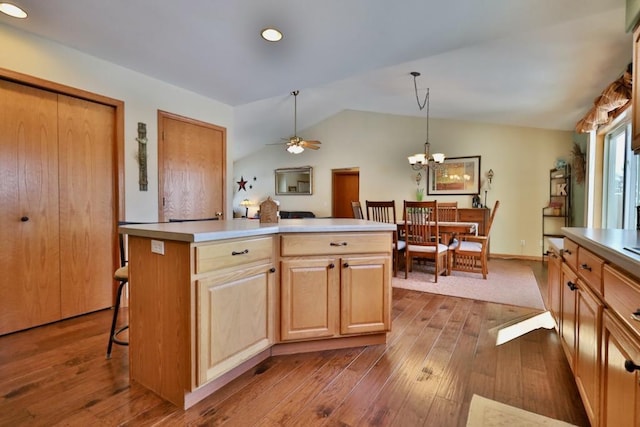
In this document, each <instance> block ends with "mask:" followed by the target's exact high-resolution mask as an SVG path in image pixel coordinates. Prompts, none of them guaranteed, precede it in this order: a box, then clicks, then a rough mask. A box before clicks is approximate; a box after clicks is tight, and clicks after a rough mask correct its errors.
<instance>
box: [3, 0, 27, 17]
mask: <svg viewBox="0 0 640 427" xmlns="http://www.w3.org/2000/svg"><path fill="white" fill-rule="evenodd" d="M0 12H2V13H4V14H7V15H9V16H13V17H14V18H26V17H27V12H25V11H24V10H22V9H20V8H19V7H18V6H16V5H15V4H11V3H0Z"/></svg>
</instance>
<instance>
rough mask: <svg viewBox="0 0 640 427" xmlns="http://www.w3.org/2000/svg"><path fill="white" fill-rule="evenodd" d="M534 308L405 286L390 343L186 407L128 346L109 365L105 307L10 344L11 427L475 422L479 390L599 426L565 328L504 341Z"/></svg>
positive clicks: (265, 367)
mask: <svg viewBox="0 0 640 427" xmlns="http://www.w3.org/2000/svg"><path fill="white" fill-rule="evenodd" d="M518 262H522V261H518ZM527 263H528V264H529V265H531V267H532V268H533V269H534V272H535V274H536V276H537V278H538V281H539V284H540V286H541V288H543V289H544V291H543V296H545V297H546V266H544V265H543V264H542V263H540V262H527ZM532 313H535V311H534V310H532V309H526V308H519V307H513V306H506V305H501V304H493V303H487V302H481V301H474V300H467V299H463V298H453V297H445V296H439V295H430V294H422V293H420V292H415V291H409V290H403V289H394V291H393V330H392V332H391V333H389V336H388V343H387V345H386V346H384V345H378V346H370V347H365V348H353V349H343V350H334V351H324V352H317V353H307V354H299V355H288V356H277V357H273V358H271V359H268V360H267V361H265V362H264V363H262V364H260V365H259V366H257V367H256V368H254V369H252V370H250V371H249V372H247V373H245V374H244V375H242V376H241V377H239V378H237V379H236V380H234V381H233V382H231V383H230V384H228V385H227V386H225V387H224V388H222V389H221V390H219V391H218V392H216V393H215V394H213V395H211V396H209V397H208V398H207V399H205V400H203V401H202V402H200V403H198V404H197V405H195V406H194V407H192V408H191V409H189V410H187V411H183V410H181V409H178V408H176V407H175V406H173V405H171V404H170V403H168V402H165V401H163V400H162V399H160V398H159V397H157V396H156V395H155V394H153V393H152V392H150V391H147V390H146V389H144V388H143V387H141V386H139V385H137V384H135V383H133V384H130V382H129V379H128V360H127V357H128V348H127V347H120V346H116V347H115V348H114V350H113V357H112V359H111V360H106V359H105V350H106V343H107V339H108V329H109V325H110V321H111V311H110V310H106V311H101V312H97V313H93V314H89V315H86V316H81V317H78V318H75V319H70V320H66V321H63V322H58V323H55V324H51V325H47V326H43V327H39V328H35V329H32V330H28V331H24V332H19V333H15V334H11V335H6V336H3V337H0V396H1V397H0V425H1V426H54V425H68V426H114V425H134V426H138V425H169V426H174V425H195V426H200V425H222V424H225V425H229V426H282V425H286V426H316V425H328V426H420V425H425V426H464V425H465V423H466V419H467V411H468V409H469V404H470V401H471V397H472V396H473V394H474V393H476V394H480V395H482V396H485V397H487V398H490V399H494V400H497V401H500V402H503V403H506V404H509V405H513V406H516V407H519V408H522V409H525V410H528V411H532V412H536V413H539V414H542V415H545V416H548V417H552V418H556V419H560V420H563V421H566V422H569V423H572V424H575V425H578V426H588V421H587V417H586V414H585V412H584V408H583V407H582V404H581V400H580V397H579V395H578V391H577V389H576V386H575V383H574V380H573V376H572V374H571V371H570V369H569V365H568V364H567V361H566V359H565V357H564V354H563V352H562V349H561V347H560V343H559V340H558V337H557V335H556V333H555V331H549V330H545V329H540V330H536V331H533V332H530V333H529V334H527V335H524V336H522V337H520V338H517V339H515V340H512V341H510V342H508V343H506V344H503V345H501V346H496V345H495V340H496V333H497V330H498V329H499V328H500V326H502V325H507V324H511V323H513V322H514V321H516V320H517V319H521V318H523V317H525V316H528V315H531V314H532ZM123 314H125V315H126V312H125V313H123Z"/></svg>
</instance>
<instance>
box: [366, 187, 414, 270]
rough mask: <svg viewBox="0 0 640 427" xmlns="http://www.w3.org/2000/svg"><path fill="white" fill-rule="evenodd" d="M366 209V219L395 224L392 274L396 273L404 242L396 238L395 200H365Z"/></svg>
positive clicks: (403, 250)
mask: <svg viewBox="0 0 640 427" xmlns="http://www.w3.org/2000/svg"><path fill="white" fill-rule="evenodd" d="M365 206H366V209H367V220H369V221H376V222H386V223H389V224H395V225H396V231H394V232H393V276H394V277H395V276H396V275H397V274H398V265H399V263H400V254H402V255H403V256H404V253H405V248H406V242H405V241H404V240H399V239H398V230H397V227H398V226H397V224H398V222H397V219H396V202H395V200H389V201H372V200H367V201H365Z"/></svg>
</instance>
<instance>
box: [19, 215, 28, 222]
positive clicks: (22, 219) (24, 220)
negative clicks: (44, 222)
mask: <svg viewBox="0 0 640 427" xmlns="http://www.w3.org/2000/svg"><path fill="white" fill-rule="evenodd" d="M20 221H22V222H27V221H29V217H28V216H23V217H22V218H20Z"/></svg>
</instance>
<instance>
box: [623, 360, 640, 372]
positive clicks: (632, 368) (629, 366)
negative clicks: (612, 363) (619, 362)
mask: <svg viewBox="0 0 640 427" xmlns="http://www.w3.org/2000/svg"><path fill="white" fill-rule="evenodd" d="M624 369H626V370H627V372H633V371H637V370H639V369H640V366H638V365H636V364H635V363H633V360H625V361H624Z"/></svg>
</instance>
